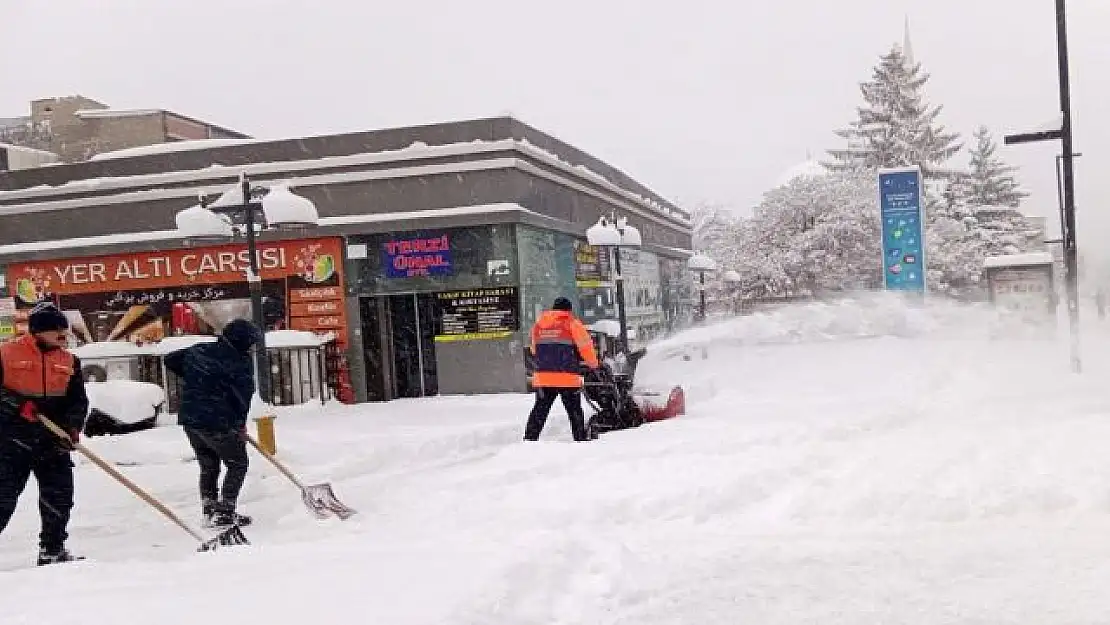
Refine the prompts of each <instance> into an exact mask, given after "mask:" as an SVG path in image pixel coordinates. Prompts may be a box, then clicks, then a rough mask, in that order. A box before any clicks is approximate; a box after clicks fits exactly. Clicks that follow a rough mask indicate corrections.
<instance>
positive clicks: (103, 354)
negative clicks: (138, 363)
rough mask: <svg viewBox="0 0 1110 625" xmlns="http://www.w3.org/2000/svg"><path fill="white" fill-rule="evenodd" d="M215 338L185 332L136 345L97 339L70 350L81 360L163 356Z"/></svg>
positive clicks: (209, 341)
mask: <svg viewBox="0 0 1110 625" xmlns="http://www.w3.org/2000/svg"><path fill="white" fill-rule="evenodd" d="M216 340H217V339H216V337H214V336H206V335H200V334H187V335H184V336H167V337H166V338H164V339H162V340H161V341H159V342H157V343H147V344H146V345H136V344H134V343H130V342H128V341H98V342H95V343H86V344H84V345H82V346H81V347H78V348H76V349H74V350H72V351H73V355H74V356H77V357H78V358H80V359H81V360H106V359H111V358H133V357H136V356H164V355H166V354H168V353H170V352H173V351H177V350H179V349H185V348H186V347H192V346H193V345H196V344H198V343H211V342H213V341H216Z"/></svg>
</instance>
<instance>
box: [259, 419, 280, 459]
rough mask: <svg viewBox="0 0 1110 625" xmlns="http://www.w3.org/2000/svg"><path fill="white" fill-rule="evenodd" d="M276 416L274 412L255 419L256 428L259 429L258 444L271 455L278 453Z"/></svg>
mask: <svg viewBox="0 0 1110 625" xmlns="http://www.w3.org/2000/svg"><path fill="white" fill-rule="evenodd" d="M274 416H275V415H272V414H268V415H262V416H261V417H257V418H256V419H255V420H254V424H255V428H256V429H257V430H258V446H259V447H261V448H262V449H263V450H265V451H266V453H268V454H270V455H271V456H272V455H275V454H277V440H276V439H275V438H274Z"/></svg>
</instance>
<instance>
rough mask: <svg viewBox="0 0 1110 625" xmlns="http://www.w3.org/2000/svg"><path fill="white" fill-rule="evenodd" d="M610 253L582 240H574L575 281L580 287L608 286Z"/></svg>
mask: <svg viewBox="0 0 1110 625" xmlns="http://www.w3.org/2000/svg"><path fill="white" fill-rule="evenodd" d="M609 274H610V271H609V255H608V254H607V253H605V251H604V250H602V249H601V248H598V247H595V246H593V245H590V244H589V243H586V242H585V241H582V240H576V241H575V242H574V281H575V283H576V284H577V285H578V288H580V289H596V288H599V287H603V286H608V280H609Z"/></svg>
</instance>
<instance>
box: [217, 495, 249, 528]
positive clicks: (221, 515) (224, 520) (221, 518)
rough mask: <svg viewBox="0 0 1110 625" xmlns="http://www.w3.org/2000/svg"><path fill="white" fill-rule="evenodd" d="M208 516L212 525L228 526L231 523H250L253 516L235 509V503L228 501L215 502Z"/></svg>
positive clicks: (240, 524) (239, 524) (242, 524)
mask: <svg viewBox="0 0 1110 625" xmlns="http://www.w3.org/2000/svg"><path fill="white" fill-rule="evenodd" d="M207 518H208V524H209V526H210V527H228V526H231V525H238V526H240V527H241V526H244V525H250V524H251V518H250V517H249V516H247V515H245V514H239V513H238V512H236V511H235V504H234V503H229V502H226V501H221V502H219V503H216V504H213V511H212V514H211V515H210V516H208V517H207Z"/></svg>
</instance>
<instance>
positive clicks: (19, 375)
mask: <svg viewBox="0 0 1110 625" xmlns="http://www.w3.org/2000/svg"><path fill="white" fill-rule="evenodd" d="M75 363H76V358H75V357H74V356H73V354H71V353H70V352H68V351H66V350H64V349H55V350H51V351H48V352H43V351H42V350H40V349H39V347H38V345H36V344H35V337H33V336H31V335H30V334H25V335H23V336H21V337H19V338H17V339H14V340H12V341H8V342H7V343H4V344H3V345H0V375H2V376H3V380H2V386H3V391H0V392H10V393H14V394H15V395H17V396H19V397H21V398H23V399H29V400H32V401H34V400H36V399H46V398H52V397H65V395H66V390H67V389H68V388H69V380H70V377H72V376H73V371H74V367H75Z"/></svg>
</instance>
